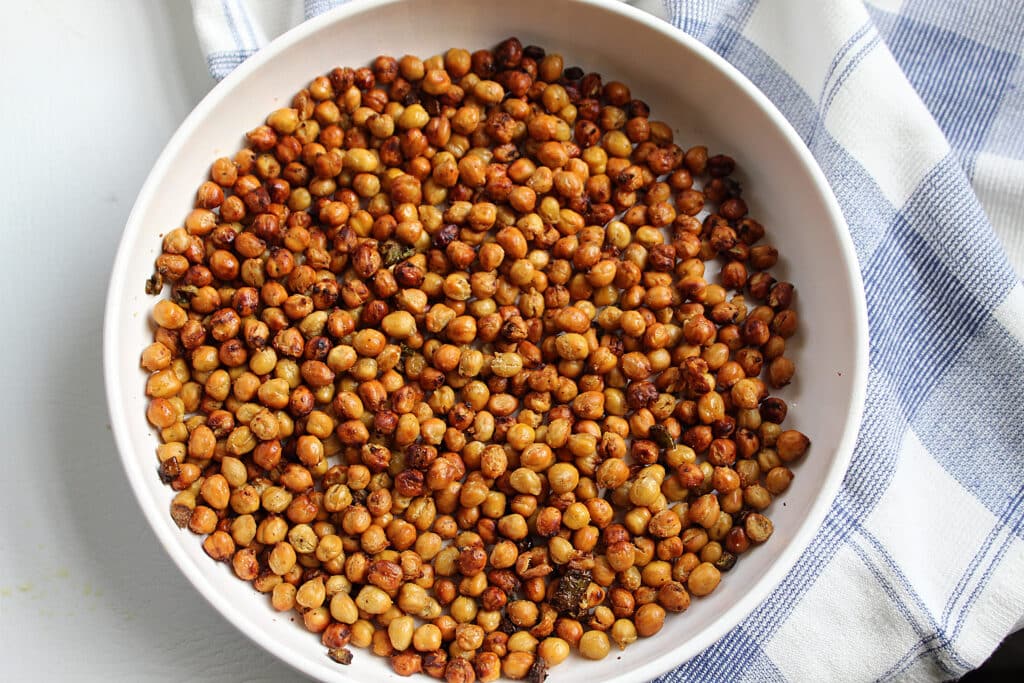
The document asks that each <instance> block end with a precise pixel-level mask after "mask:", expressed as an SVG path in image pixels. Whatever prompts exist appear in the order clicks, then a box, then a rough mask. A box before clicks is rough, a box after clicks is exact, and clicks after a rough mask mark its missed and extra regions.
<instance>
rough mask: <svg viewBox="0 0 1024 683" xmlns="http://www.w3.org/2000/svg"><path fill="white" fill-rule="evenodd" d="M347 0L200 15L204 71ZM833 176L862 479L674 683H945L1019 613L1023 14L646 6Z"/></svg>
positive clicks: (1023, 604)
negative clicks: (861, 320) (863, 372)
mask: <svg viewBox="0 0 1024 683" xmlns="http://www.w3.org/2000/svg"><path fill="white" fill-rule="evenodd" d="M338 4H341V2H339V1H337V0H306V2H304V3H303V2H299V1H298V0H267V1H265V2H245V1H243V0H193V6H194V9H195V17H196V27H197V30H198V32H199V35H200V39H201V42H202V44H203V46H204V49H205V50H206V53H207V59H208V61H209V65H210V70H211V72H212V73H213V75H214V76H215V77H217V78H220V77H223V76H225V75H226V74H227V73H228V72H230V71H231V69H233V68H234V67H235V66H237V65H238V64H239V63H240V62H241V61H242V60H244V59H245V58H246V57H247V56H248V55H250V54H252V53H253V52H255V51H256V50H258V49H259V48H260V47H261V46H262V45H263V44H265V43H266V42H267V39H268V38H270V37H273V36H275V35H277V34H278V33H280V32H281V31H283V30H284V29H286V28H288V27H290V26H292V25H294V24H296V23H298V22H300V21H302V20H304V19H307V18H309V17H311V16H314V15H316V14H319V13H321V12H323V11H326V10H328V9H330V8H331V7H333V6H335V5H338ZM634 4H639V5H641V7H643V8H644V9H647V10H648V11H651V12H654V13H656V14H658V15H659V16H661V17H662V18H666V19H667V20H669V21H670V22H671V23H672V24H674V25H675V26H677V27H679V28H681V29H682V30H684V31H686V32H687V33H690V34H691V35H693V36H695V37H696V38H698V39H699V40H701V41H703V42H704V43H706V44H707V45H708V46H710V47H711V48H712V49H714V50H715V51H716V52H718V53H719V54H721V55H722V56H723V57H725V58H726V59H727V60H729V61H730V62H731V63H732V64H734V65H735V66H736V67H737V68H739V69H740V71H742V72H743V73H744V74H746V75H747V76H748V77H749V78H750V79H751V80H752V81H753V82H754V83H755V84H756V85H757V86H758V87H760V88H761V89H762V90H763V91H764V92H765V93H767V94H768V96H769V97H770V98H771V99H772V101H773V102H774V103H775V105H776V106H777V107H778V108H779V109H780V110H781V111H782V113H783V114H784V115H785V116H786V117H787V118H788V119H789V121H790V122H791V123H792V124H793V126H794V127H795V128H796V130H797V131H798V132H799V134H800V135H801V136H802V137H803V139H804V141H805V142H806V143H807V145H808V147H809V148H810V149H811V151H812V152H813V154H814V156H815V157H816V158H817V160H818V162H819V164H820V165H821V167H822V168H823V169H824V171H825V174H826V176H827V177H828V178H829V180H830V181H831V183H832V186H833V188H834V189H835V192H836V195H837V197H838V199H839V202H840V204H841V206H842V209H843V212H844V214H845V216H846V219H847V222H848V223H849V226H850V231H851V234H852V236H853V240H854V243H855V245H856V249H857V256H858V259H859V262H860V266H861V272H862V274H863V278H864V284H865V289H866V294H867V304H868V316H869V321H870V328H871V332H870V334H871V345H870V357H871V371H870V378H869V386H868V397H867V406H866V411H865V415H864V423H863V427H862V429H861V433H860V435H859V440H858V444H857V448H856V452H855V454H854V458H853V463H852V465H851V467H850V470H849V473H848V475H847V477H846V480H845V481H844V484H843V488H842V490H841V492H840V494H839V495H838V497H837V498H836V500H835V502H834V504H833V506H832V509H831V511H830V513H829V515H828V517H827V519H826V521H825V523H824V525H823V526H822V528H821V530H820V531H819V532H818V534H817V536H816V538H815V539H814V541H813V542H812V543H811V545H810V547H809V549H808V550H807V551H806V552H805V553H804V554H803V556H802V557H801V558H800V560H799V562H798V563H797V565H796V566H795V568H794V569H793V571H792V572H790V574H789V575H788V576H787V577H786V579H785V580H784V581H783V583H782V584H781V585H780V586H779V588H778V589H777V590H776V591H775V592H774V593H773V594H772V595H771V597H770V598H769V599H768V600H767V601H766V602H765V603H764V604H762V605H761V606H760V607H758V608H757V609H756V610H755V611H754V612H753V613H752V614H751V615H750V616H749V617H748V618H747V619H746V620H745V621H743V622H742V623H741V624H740V625H739V626H738V627H737V628H736V629H735V630H733V631H732V632H731V633H729V634H728V635H727V636H725V637H724V638H723V639H722V640H720V641H719V642H718V643H716V644H715V645H713V646H712V647H710V648H709V649H708V650H706V651H705V652H704V653H702V654H700V655H699V656H697V657H696V658H694V659H693V660H691V661H689V662H687V663H686V664H684V665H682V666H681V667H679V668H678V669H676V670H675V671H672V672H670V673H669V674H666V675H665V676H664V677H663V678H662V679H661V680H663V681H670V682H673V683H675V682H681V681H775V680H792V681H811V680H814V681H825V680H829V681H831V680H836V681H838V680H849V681H861V680H892V679H896V680H929V681H931V680H950V679H956V678H959V677H960V676H961V675H963V674H964V673H965V672H967V671H968V670H970V669H973V668H975V667H977V666H978V665H980V664H981V663H982V662H983V661H984V660H985V658H986V657H987V656H988V655H989V654H990V653H991V651H992V650H993V649H994V648H995V647H996V645H998V643H999V641H1000V640H1001V639H1002V638H1003V637H1005V636H1006V635H1007V634H1008V633H1010V632H1011V631H1012V630H1013V629H1014V628H1015V624H1017V623H1018V621H1019V620H1021V617H1022V616H1024V580H1022V577H1024V446H1022V445H1024V398H1022V397H1024V393H1022V389H1021V385H1022V384H1024V290H1022V287H1021V281H1020V278H1019V275H1018V274H1016V273H1015V271H1014V267H1013V265H1012V263H1011V261H1013V262H1016V263H1017V264H1018V272H1024V269H1021V268H1020V264H1021V263H1024V258H1022V256H1024V129H1022V124H1024V88H1022V87H1021V86H1022V85H1024V83H1022V81H1024V62H1022V55H1024V4H1022V3H1012V2H1010V3H1007V2H1002V1H1000V0H979V1H972V0H903V1H902V2H901V1H900V0H874V1H872V2H861V1H859V0H830V1H829V2H821V1H820V0H791V1H783V0H777V1H769V0H762V1H760V2H758V1H757V0H690V1H685V0H666V2H664V4H663V6H662V5H659V4H657V3H656V2H651V0H647V1H646V2H638V3H634Z"/></svg>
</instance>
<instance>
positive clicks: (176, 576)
mask: <svg viewBox="0 0 1024 683" xmlns="http://www.w3.org/2000/svg"><path fill="white" fill-rule="evenodd" d="M4 14H5V17H4V19H5V21H4V22H3V23H2V24H0V46H2V47H0V53H2V55H3V59H2V60H0V63H2V64H0V83H2V85H3V92H4V98H3V104H2V107H0V111H2V113H0V120H2V121H3V129H4V136H3V142H2V143H0V149H2V154H3V156H4V157H5V158H6V163H4V164H3V165H2V167H0V207H2V218H0V238H2V244H3V248H2V249H0V311H2V316H3V317H2V320H3V322H2V323H0V329H2V333H0V358H2V360H0V449H2V454H0V458H2V460H0V462H2V470H0V481H2V482H3V493H2V494H0V662H2V665H0V667H2V673H0V678H2V679H3V680H4V681H10V682H11V683H20V682H21V681H37V680H68V681H122V680H123V681H170V680H175V681H243V680H244V681H293V680H296V679H300V678H301V677H300V676H299V675H298V674H296V673H295V672H294V671H293V670H291V669H290V668H288V667H287V666H285V665H284V664H282V663H280V662H278V661H277V660H275V659H274V658H273V657H271V656H270V655H269V654H266V653H265V652H264V651H263V650H261V649H260V648H258V647H257V646H255V645H253V644H252V643H250V642H249V641H248V640H247V639H246V638H245V637H244V636H242V635H241V634H240V633H239V632H237V631H236V630H235V629H234V627H232V626H231V625H230V624H228V623H227V622H226V621H225V620H224V619H222V618H221V617H220V616H219V614H218V613H217V612H215V611H214V610H213V608H211V607H210V606H208V605H207V604H206V602H205V601H204V600H203V599H202V598H201V597H200V596H199V594H198V593H197V592H196V591H195V590H194V589H193V588H192V586H191V585H190V584H189V583H188V582H187V581H186V580H185V578H184V577H183V576H182V575H181V573H180V572H179V571H178V569H177V567H175V566H174V565H173V564H172V563H171V561H170V560H169V559H168V557H167V556H166V554H165V553H164V550H163V549H162V548H161V547H160V546H159V545H158V543H157V541H156V538H155V537H154V536H153V534H152V532H151V531H150V529H149V527H148V526H147V525H146V522H145V521H144V519H143V518H142V516H141V514H140V512H139V508H138V505H137V504H136V502H135V499H134V497H133V496H132V493H131V491H130V489H129V487H128V483H127V480H126V479H125V476H124V474H123V472H122V470H121V465H120V461H119V458H118V455H117V452H116V450H115V448H114V440H113V438H112V436H111V433H110V427H109V424H108V422H109V421H108V417H107V410H106V401H105V397H104V391H103V380H102V368H101V360H100V359H101V353H100V349H101V339H100V332H101V328H102V319H103V304H104V298H105V294H106V286H107V279H108V274H109V272H110V267H111V263H112V262H113V258H114V250H115V249H116V247H117V243H118V240H119V238H120V234H121V229H122V227H123V226H124V224H125V220H126V219H127V217H128V212H129V211H130V210H131V206H132V203H133V201H134V199H135V195H136V193H137V192H138V190H139V188H140V187H141V186H142V183H143V181H144V180H145V177H146V174H147V172H148V170H149V167H150V166H151V165H152V163H153V161H154V160H155V159H156V157H157V155H158V154H159V152H160V150H161V149H162V148H163V146H164V144H165V143H166V141H167V140H168V138H169V137H170V136H171V134H172V133H173V131H174V129H175V128H176V127H177V126H178V124H179V123H180V122H181V121H182V120H183V119H184V118H185V116H186V114H187V113H188V112H189V110H191V108H192V107H193V106H194V105H195V104H196V102H198V101H199V100H200V98H202V96H203V95H204V94H205V93H206V92H207V90H209V88H210V87H211V86H212V84H213V82H212V79H211V78H210V77H209V75H208V73H207V71H206V65H205V64H204V62H203V58H202V56H201V54H200V52H199V45H198V43H197V42H196V38H195V34H194V32H193V29H192V24H191V11H190V9H189V5H188V2H187V1H186V0H165V1H160V2H156V1H151V0H146V1H144V2H139V1H138V0H59V1H58V0H51V1H49V2H41V3H36V2H19V3H13V2H11V3H4Z"/></svg>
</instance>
